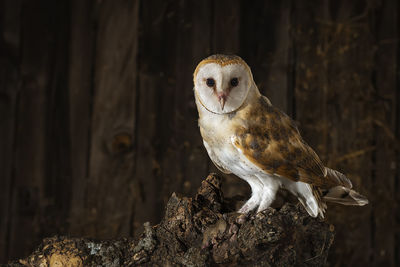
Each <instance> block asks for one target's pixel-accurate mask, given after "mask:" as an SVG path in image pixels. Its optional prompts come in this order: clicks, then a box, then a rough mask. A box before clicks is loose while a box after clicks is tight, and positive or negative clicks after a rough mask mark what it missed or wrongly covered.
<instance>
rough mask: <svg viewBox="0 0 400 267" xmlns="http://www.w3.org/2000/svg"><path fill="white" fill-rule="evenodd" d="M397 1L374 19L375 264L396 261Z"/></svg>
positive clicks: (384, 3)
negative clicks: (375, 47) (394, 214)
mask: <svg viewBox="0 0 400 267" xmlns="http://www.w3.org/2000/svg"><path fill="white" fill-rule="evenodd" d="M398 8H399V6H398V2H397V1H388V0H387V1H382V3H381V5H380V6H379V7H378V9H377V12H376V13H375V14H377V16H376V20H375V25H374V26H375V36H376V40H377V47H378V49H377V50H376V68H375V73H374V80H373V81H374V82H375V90H376V96H375V99H376V100H375V103H374V108H373V109H374V110H375V112H374V114H373V115H374V118H373V120H374V123H375V125H374V126H375V127H374V130H375V139H376V141H375V144H376V150H375V158H374V159H375V171H374V175H375V179H374V180H373V183H372V188H373V191H372V190H371V192H373V194H371V202H372V205H373V219H374V225H375V228H374V233H373V234H374V236H373V237H374V250H373V253H374V256H373V262H372V264H373V265H374V266H396V263H395V234H396V232H397V230H396V225H395V223H396V222H395V218H396V217H395V216H393V210H395V209H396V206H397V205H396V202H395V179H396V167H395V166H396V149H400V142H399V140H396V139H394V138H395V131H396V104H398V103H396V89H395V88H396V83H397V80H396V79H397V75H398V72H397V71H398V69H397V68H398V67H397V63H398V62H397V57H398V54H397V53H398V41H396V40H397V39H398V37H399V35H398V25H397V24H395V23H393V22H394V21H397V20H398V13H397V12H398V10H399V9H398Z"/></svg>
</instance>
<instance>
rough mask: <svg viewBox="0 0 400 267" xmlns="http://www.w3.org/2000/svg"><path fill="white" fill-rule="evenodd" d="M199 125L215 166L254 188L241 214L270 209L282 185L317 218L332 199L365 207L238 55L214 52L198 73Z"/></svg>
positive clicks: (196, 74) (364, 200) (196, 75)
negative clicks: (260, 86)
mask: <svg viewBox="0 0 400 267" xmlns="http://www.w3.org/2000/svg"><path fill="white" fill-rule="evenodd" d="M193 80H194V93H195V100H196V105H197V109H198V112H199V127H200V132H201V136H202V138H203V143H204V146H205V148H206V150H207V152H208V155H209V157H210V158H211V160H212V161H213V163H214V164H215V166H216V167H217V168H218V169H219V170H220V171H222V172H224V173H233V174H235V175H236V176H238V177H240V178H242V179H243V180H245V181H246V182H247V183H248V184H249V185H250V187H251V191H252V194H251V197H250V199H248V200H247V201H246V202H245V204H244V205H243V206H242V207H241V208H240V209H239V212H240V213H245V214H247V213H249V212H250V211H252V210H255V209H257V212H260V211H263V210H265V209H266V208H268V207H269V206H270V205H271V203H272V202H273V200H274V199H275V195H276V193H277V191H278V189H279V188H281V187H283V188H285V189H287V190H288V191H290V192H291V193H292V194H294V195H295V196H296V197H297V198H298V200H299V201H300V203H301V204H302V205H303V206H304V208H305V209H306V211H307V212H308V213H309V214H310V216H312V217H317V216H320V217H321V218H323V217H324V213H325V210H326V202H335V203H340V204H344V205H358V206H363V205H365V204H367V203H368V200H367V198H365V197H364V196H362V195H360V194H359V193H357V192H356V191H354V190H352V183H351V181H350V180H349V179H348V178H347V177H346V176H345V175H344V174H342V173H340V172H338V171H335V170H333V169H330V168H327V167H325V166H324V165H323V164H322V162H321V160H320V159H319V157H318V155H317V154H316V153H315V152H314V150H313V149H312V148H311V147H309V146H308V145H307V144H306V143H305V142H304V140H303V139H302V137H301V136H300V133H299V131H298V129H297V127H296V125H295V123H294V122H293V121H292V120H291V119H290V118H289V117H288V116H287V115H286V114H285V113H283V112H282V111H280V110H279V109H277V108H275V107H274V106H272V104H271V102H270V101H269V99H268V98H267V97H265V96H263V95H261V94H260V92H259V90H258V88H257V86H256V84H255V82H254V80H253V75H252V73H251V70H250V67H249V66H248V65H247V64H246V62H245V61H244V60H242V59H241V58H240V57H238V56H234V55H232V56H231V55H229V56H228V55H212V56H210V57H208V58H206V59H204V60H202V61H201V62H200V63H199V64H198V65H197V67H196V70H195V71H194V74H193Z"/></svg>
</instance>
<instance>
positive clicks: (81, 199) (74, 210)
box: [69, 0, 96, 236]
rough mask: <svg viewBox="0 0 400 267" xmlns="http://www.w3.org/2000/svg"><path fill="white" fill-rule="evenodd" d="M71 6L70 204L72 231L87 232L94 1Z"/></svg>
mask: <svg viewBox="0 0 400 267" xmlns="http://www.w3.org/2000/svg"><path fill="white" fill-rule="evenodd" d="M70 9H71V40H70V48H69V51H70V61H69V112H70V113H69V120H70V132H69V134H70V140H71V141H70V142H71V158H70V161H71V180H72V192H71V194H72V195H71V207H70V226H69V233H70V234H71V235H75V236H81V235H83V234H84V233H85V229H86V227H88V224H87V223H88V222H87V221H86V218H87V217H86V215H85V212H86V208H85V198H86V196H85V192H86V190H87V186H88V185H87V180H88V172H89V170H88V158H89V145H90V144H89V135H90V130H91V129H90V127H91V101H92V89H93V70H94V56H93V54H94V46H95V43H96V40H95V23H94V18H93V16H94V14H93V4H92V1H81V0H74V1H72V2H71V5H70Z"/></svg>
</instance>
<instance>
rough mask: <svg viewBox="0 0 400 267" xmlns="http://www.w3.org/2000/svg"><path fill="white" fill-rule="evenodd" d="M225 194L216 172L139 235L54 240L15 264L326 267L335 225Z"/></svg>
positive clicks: (292, 208)
mask: <svg viewBox="0 0 400 267" xmlns="http://www.w3.org/2000/svg"><path fill="white" fill-rule="evenodd" d="M231 206H232V204H231V202H229V201H228V200H227V199H224V197H223V194H222V191H221V179H220V178H219V177H218V176H217V175H216V174H210V175H209V176H208V177H207V178H206V179H205V180H204V181H203V182H202V184H201V186H200V188H199V189H198V192H197V194H196V196H195V197H194V198H188V197H182V196H178V195H177V194H175V193H173V194H172V196H171V197H170V199H169V201H168V204H167V207H166V211H165V216H164V218H163V219H162V221H161V222H160V223H159V224H158V225H155V226H150V224H149V223H145V224H144V231H143V233H142V235H141V236H140V238H139V239H138V240H133V239H128V238H124V239H118V240H107V241H95V240H91V239H86V238H69V237H59V236H55V237H51V238H47V239H44V240H43V242H42V244H41V245H40V246H39V247H38V248H37V249H36V251H34V252H33V253H32V254H31V255H30V256H28V257H27V258H25V259H21V260H19V261H16V262H14V263H10V264H9V266H110V267H111V266H138V265H140V266H155V265H156V266H210V265H211V266H213V265H224V266H225V265H228V266H248V265H250V266H322V265H324V264H326V259H327V256H328V251H329V248H330V246H331V244H332V242H333V239H334V227H333V225H329V224H327V223H326V222H323V221H321V220H319V219H314V218H311V217H310V216H309V215H308V214H307V213H306V211H305V210H304V209H303V207H302V206H301V205H299V204H298V205H293V204H289V203H286V204H285V205H284V206H283V207H281V208H280V209H279V210H278V209H273V208H268V209H267V210H265V211H263V212H260V213H257V214H252V215H250V216H249V217H248V218H247V220H245V221H244V222H240V223H238V222H237V221H238V220H237V216H238V214H237V213H235V212H232V207H231Z"/></svg>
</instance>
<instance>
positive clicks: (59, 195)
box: [8, 1, 69, 258]
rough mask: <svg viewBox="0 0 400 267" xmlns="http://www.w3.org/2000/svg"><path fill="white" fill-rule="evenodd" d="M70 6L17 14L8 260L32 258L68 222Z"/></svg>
mask: <svg viewBox="0 0 400 267" xmlns="http://www.w3.org/2000/svg"><path fill="white" fill-rule="evenodd" d="M65 4H66V1H63V2H58V3H54V2H52V1H40V2H35V3H31V2H23V3H22V7H21V12H18V13H20V14H21V19H22V21H21V40H22V41H21V48H20V54H19V58H20V64H21V65H20V74H21V76H20V81H19V83H18V84H19V85H20V90H19V92H18V96H17V99H18V102H17V107H16V120H17V125H16V133H15V142H14V144H15V145H14V160H15V163H14V165H13V167H14V170H15V172H14V175H13V181H14V182H13V185H12V187H11V188H10V190H11V194H12V197H11V201H12V203H11V208H10V214H11V215H10V227H9V230H8V231H9V240H8V241H9V249H8V254H9V255H8V256H9V258H17V257H18V258H20V257H24V256H26V255H28V253H29V252H30V251H31V250H32V249H33V248H34V246H36V245H37V244H38V243H39V242H40V239H41V237H42V235H46V236H47V235H50V234H54V233H56V232H58V233H61V234H62V233H63V230H62V229H63V226H64V225H65V222H66V217H67V212H65V210H68V209H65V207H67V205H68V202H69V199H68V197H67V195H68V174H67V172H68V160H65V159H64V158H63V157H64V155H66V158H67V157H68V153H67V150H68V148H67V146H68V145H67V144H66V143H65V138H66V137H65V134H64V132H63V130H65V127H64V126H65V124H64V123H65V122H66V120H65V117H64V114H63V113H62V112H60V111H62V110H63V109H64V105H63V103H64V101H65V97H64V96H63V93H64V92H66V90H65V89H66V85H65V84H66V82H65V79H64V78H65V73H66V70H65V68H64V67H65V65H66V60H65V53H64V52H65V51H62V50H63V49H64V48H63V45H64V44H65V43H66V37H67V32H66V29H67V27H66V26H67V15H68V13H67V12H65V10H66V9H65V7H66V5H65ZM15 38H16V37H14V38H12V39H13V40H15ZM54 111H56V112H54ZM54 122H57V123H56V124H53V123H54ZM55 137H56V139H53V138H55ZM54 189H55V190H54Z"/></svg>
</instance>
